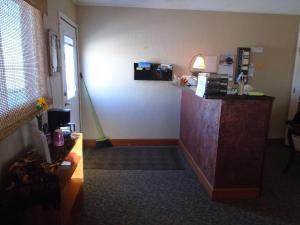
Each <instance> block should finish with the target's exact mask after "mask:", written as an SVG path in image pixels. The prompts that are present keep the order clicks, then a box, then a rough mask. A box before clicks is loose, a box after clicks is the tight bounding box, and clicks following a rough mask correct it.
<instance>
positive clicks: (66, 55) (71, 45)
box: [59, 16, 80, 132]
mask: <svg viewBox="0 0 300 225" xmlns="http://www.w3.org/2000/svg"><path fill="white" fill-rule="evenodd" d="M59 29H60V46H61V60H62V83H63V104H64V107H65V108H66V109H70V110H71V122H72V123H75V130H76V131H77V132H79V131H80V100H79V96H80V95H79V85H78V83H79V80H78V69H77V68H78V58H77V38H76V37H77V28H76V26H75V25H73V24H72V23H71V22H68V19H66V18H63V17H62V16H60V19H59Z"/></svg>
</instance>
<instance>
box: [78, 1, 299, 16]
mask: <svg viewBox="0 0 300 225" xmlns="http://www.w3.org/2000/svg"><path fill="white" fill-rule="evenodd" d="M74 2H75V3H76V4H78V5H98V6H120V7H137V8H161V9H188V10H207V11H226V12H253V13H272V14H291V15H300V0H74Z"/></svg>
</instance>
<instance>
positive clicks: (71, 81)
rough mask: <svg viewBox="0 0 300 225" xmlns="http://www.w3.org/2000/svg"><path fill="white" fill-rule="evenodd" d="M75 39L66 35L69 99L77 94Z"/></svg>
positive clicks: (65, 47) (65, 48)
mask: <svg viewBox="0 0 300 225" xmlns="http://www.w3.org/2000/svg"><path fill="white" fill-rule="evenodd" d="M74 48H75V47H74V41H73V39H72V38H70V37H68V36H66V35H64V50H65V66H66V81H67V82H66V83H67V99H68V100H70V99H72V98H74V97H75V95H76V82H75V80H76V77H75V64H74V58H75V57H76V56H75V54H74Z"/></svg>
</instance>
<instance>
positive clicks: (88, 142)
mask: <svg viewBox="0 0 300 225" xmlns="http://www.w3.org/2000/svg"><path fill="white" fill-rule="evenodd" d="M110 141H111V143H112V144H113V146H159V145H178V139H110ZM83 146H84V147H85V148H94V147H95V146H96V140H95V139H84V140H83Z"/></svg>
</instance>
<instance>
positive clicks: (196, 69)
mask: <svg viewBox="0 0 300 225" xmlns="http://www.w3.org/2000/svg"><path fill="white" fill-rule="evenodd" d="M189 70H190V72H191V73H192V74H191V75H192V76H190V78H189V79H188V84H189V85H190V86H197V78H198V74H199V73H201V72H204V70H205V60H204V57H203V56H202V55H201V54H198V55H195V56H194V57H193V58H192V60H191V63H190V66H189Z"/></svg>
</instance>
